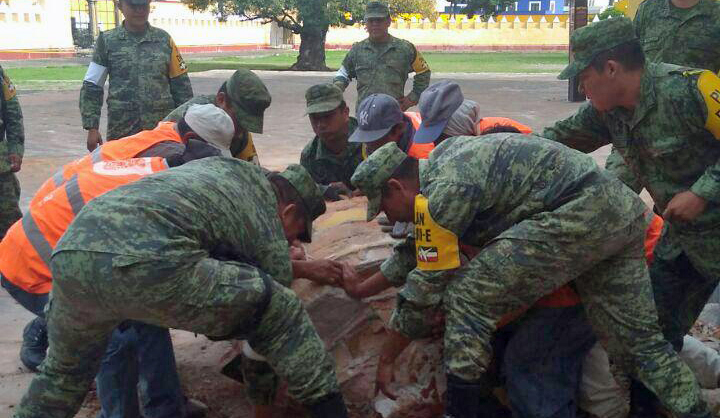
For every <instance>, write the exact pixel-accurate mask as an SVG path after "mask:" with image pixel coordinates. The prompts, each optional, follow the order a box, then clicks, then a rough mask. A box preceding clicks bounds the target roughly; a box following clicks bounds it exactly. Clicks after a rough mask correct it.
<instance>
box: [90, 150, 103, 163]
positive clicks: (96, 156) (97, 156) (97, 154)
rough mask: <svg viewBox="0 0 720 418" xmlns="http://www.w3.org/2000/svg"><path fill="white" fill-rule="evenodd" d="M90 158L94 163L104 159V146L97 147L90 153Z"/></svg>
mask: <svg viewBox="0 0 720 418" xmlns="http://www.w3.org/2000/svg"><path fill="white" fill-rule="evenodd" d="M90 160H91V161H92V163H93V164H95V163H99V162H100V161H102V160H103V158H102V146H100V147H97V148H95V150H94V151H93V152H91V153H90Z"/></svg>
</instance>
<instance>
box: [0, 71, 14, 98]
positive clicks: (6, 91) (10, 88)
mask: <svg viewBox="0 0 720 418" xmlns="http://www.w3.org/2000/svg"><path fill="white" fill-rule="evenodd" d="M2 93H3V99H5V101H8V100H10V99H12V98H13V97H15V95H16V94H17V92H16V91H15V85H14V84H13V83H12V81H10V78H9V77H8V76H7V74H5V72H3V75H2Z"/></svg>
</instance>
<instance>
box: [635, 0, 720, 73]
mask: <svg viewBox="0 0 720 418" xmlns="http://www.w3.org/2000/svg"><path fill="white" fill-rule="evenodd" d="M635 32H636V33H637V35H638V37H639V38H640V41H641V42H642V45H643V50H644V51H645V55H646V56H647V58H648V60H649V61H653V62H665V63H668V64H677V65H686V66H688V67H695V68H704V69H708V70H712V71H714V72H718V71H720V41H718V40H719V39H720V3H718V2H717V1H715V0H700V2H699V3H698V4H697V5H695V6H694V7H692V8H691V9H687V10H681V9H678V8H676V7H675V6H673V5H671V4H670V0H646V1H644V2H643V3H642V4H641V5H640V7H639V8H638V11H637V14H636V15H635Z"/></svg>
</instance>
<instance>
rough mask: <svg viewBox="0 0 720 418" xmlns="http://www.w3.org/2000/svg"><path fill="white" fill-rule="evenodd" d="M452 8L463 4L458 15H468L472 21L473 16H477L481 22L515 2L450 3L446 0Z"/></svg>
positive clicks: (513, 0) (468, 1)
mask: <svg viewBox="0 0 720 418" xmlns="http://www.w3.org/2000/svg"><path fill="white" fill-rule="evenodd" d="M448 3H450V4H451V5H452V6H453V9H454V8H455V7H456V6H457V5H458V4H463V5H464V6H462V7H461V9H460V13H462V14H466V15H468V17H469V18H471V19H472V17H473V16H475V15H478V16H480V19H482V20H488V19H489V18H491V17H493V16H495V15H497V14H498V10H505V8H506V7H507V6H509V5H511V4H514V3H515V0H467V1H452V0H448Z"/></svg>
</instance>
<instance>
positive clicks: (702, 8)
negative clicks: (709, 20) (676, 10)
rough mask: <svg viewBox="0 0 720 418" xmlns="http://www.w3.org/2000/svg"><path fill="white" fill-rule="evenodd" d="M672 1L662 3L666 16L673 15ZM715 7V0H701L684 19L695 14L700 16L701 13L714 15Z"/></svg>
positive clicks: (666, 0)
mask: <svg viewBox="0 0 720 418" xmlns="http://www.w3.org/2000/svg"><path fill="white" fill-rule="evenodd" d="M670 2H671V0H665V1H663V3H662V14H663V16H665V17H670V16H672V13H671V11H672V10H671V5H670ZM715 7H716V4H715V0H700V1H699V2H698V4H696V5H695V6H693V7H691V9H692V10H691V11H690V13H688V14H687V16H685V19H684V20H683V22H685V21H687V20H689V19H691V18H693V17H695V16H700V15H709V16H712V14H713V9H714V8H715Z"/></svg>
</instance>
